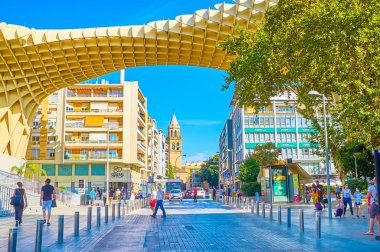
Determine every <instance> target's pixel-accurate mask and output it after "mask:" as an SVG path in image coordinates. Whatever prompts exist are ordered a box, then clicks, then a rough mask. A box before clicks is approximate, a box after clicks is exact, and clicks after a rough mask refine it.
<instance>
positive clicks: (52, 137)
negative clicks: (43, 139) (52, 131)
mask: <svg viewBox="0 0 380 252" xmlns="http://www.w3.org/2000/svg"><path fill="white" fill-rule="evenodd" d="M47 140H48V143H49V144H52V143H54V142H55V136H53V135H52V136H48V138H47Z"/></svg>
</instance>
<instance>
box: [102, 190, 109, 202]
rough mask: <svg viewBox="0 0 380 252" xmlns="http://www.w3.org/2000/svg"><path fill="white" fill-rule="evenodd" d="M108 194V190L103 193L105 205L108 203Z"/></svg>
mask: <svg viewBox="0 0 380 252" xmlns="http://www.w3.org/2000/svg"><path fill="white" fill-rule="evenodd" d="M107 195H108V191H107V190H105V191H104V193H103V204H104V206H106V205H107Z"/></svg>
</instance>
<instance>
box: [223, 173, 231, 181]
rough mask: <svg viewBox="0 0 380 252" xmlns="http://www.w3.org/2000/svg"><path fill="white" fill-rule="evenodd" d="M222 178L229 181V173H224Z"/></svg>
mask: <svg viewBox="0 0 380 252" xmlns="http://www.w3.org/2000/svg"><path fill="white" fill-rule="evenodd" d="M223 176H224V178H226V179H229V178H231V173H229V172H225V173H224V174H223Z"/></svg>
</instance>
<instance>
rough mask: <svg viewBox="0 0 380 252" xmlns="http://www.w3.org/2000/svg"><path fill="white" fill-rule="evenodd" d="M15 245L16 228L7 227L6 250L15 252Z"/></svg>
mask: <svg viewBox="0 0 380 252" xmlns="http://www.w3.org/2000/svg"><path fill="white" fill-rule="evenodd" d="M16 247H17V228H10V229H9V236H8V252H16Z"/></svg>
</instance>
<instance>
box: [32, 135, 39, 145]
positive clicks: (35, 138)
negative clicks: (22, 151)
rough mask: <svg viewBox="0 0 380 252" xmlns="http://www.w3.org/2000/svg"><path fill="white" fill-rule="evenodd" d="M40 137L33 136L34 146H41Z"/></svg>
mask: <svg viewBox="0 0 380 252" xmlns="http://www.w3.org/2000/svg"><path fill="white" fill-rule="evenodd" d="M39 143H40V136H32V144H39Z"/></svg>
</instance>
